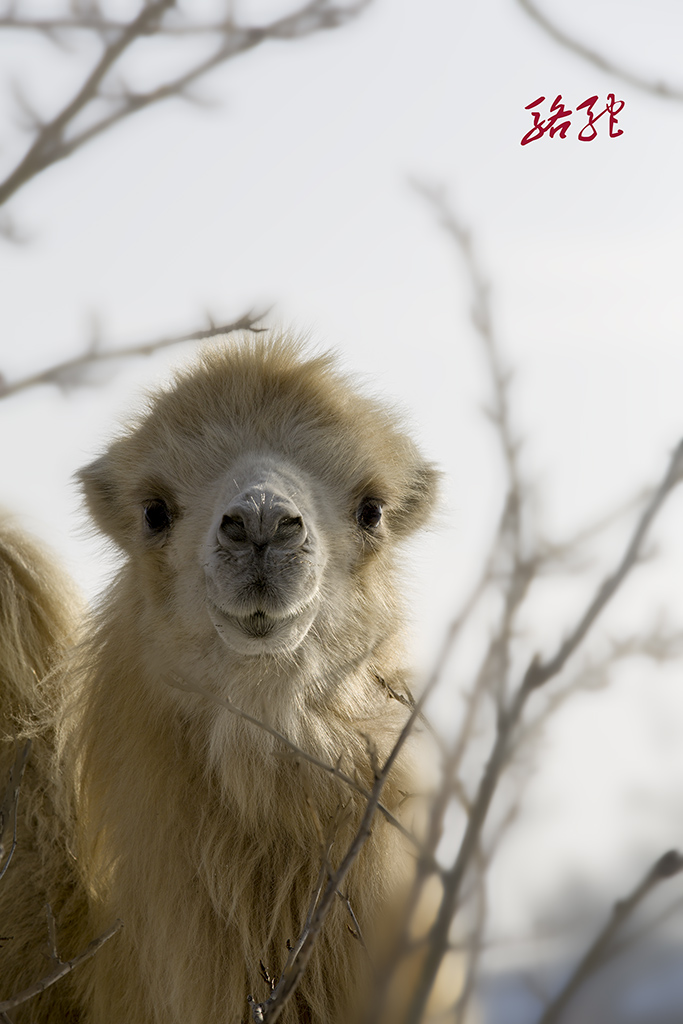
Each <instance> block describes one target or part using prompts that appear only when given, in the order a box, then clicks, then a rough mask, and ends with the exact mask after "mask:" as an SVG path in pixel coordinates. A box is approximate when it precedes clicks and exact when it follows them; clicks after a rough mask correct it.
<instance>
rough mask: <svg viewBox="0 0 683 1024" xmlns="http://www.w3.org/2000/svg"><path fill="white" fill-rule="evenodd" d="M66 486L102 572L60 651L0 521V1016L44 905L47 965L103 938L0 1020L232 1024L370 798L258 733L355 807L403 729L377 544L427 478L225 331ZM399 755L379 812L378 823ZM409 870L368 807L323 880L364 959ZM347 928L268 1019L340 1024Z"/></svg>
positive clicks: (309, 382)
mask: <svg viewBox="0 0 683 1024" xmlns="http://www.w3.org/2000/svg"><path fill="white" fill-rule="evenodd" d="M80 479H81V481H82V484H83V488H84V491H85V496H86V500H87V504H88V507H89V509H90V512H91V513H92V516H93V518H94V520H95V522H96V524H97V526H98V527H99V528H100V529H101V530H102V531H103V532H104V533H105V534H107V535H108V536H109V538H111V540H113V541H114V543H115V544H116V545H117V546H118V548H119V549H120V551H121V552H122V554H123V561H122V565H121V568H120V570H119V572H118V575H117V577H116V579H115V581H114V582H113V583H112V585H111V586H110V588H109V590H108V592H107V594H106V596H105V598H104V600H103V601H102V604H101V607H100V608H99V611H98V612H97V613H96V615H95V616H94V617H93V620H92V621H88V622H86V625H85V626H79V627H78V633H79V634H80V635H79V636H78V637H76V635H75V634H76V626H75V624H74V623H75V622H76V619H77V618H78V616H77V615H76V613H73V615H72V614H71V612H70V610H69V609H70V607H71V606H72V602H71V598H69V600H68V601H67V599H66V597H65V596H64V595H66V593H67V592H68V587H67V586H66V585H65V584H63V583H62V582H61V581H60V579H59V577H58V576H57V574H56V573H55V570H54V569H53V568H52V567H51V566H50V565H49V564H48V563H47V562H45V561H44V559H43V557H42V556H41V555H39V554H38V553H36V552H34V551H33V549H32V547H31V545H29V544H27V542H25V541H24V540H23V539H22V538H21V537H18V536H16V535H13V534H11V532H8V531H7V530H6V529H5V530H3V536H4V542H3V543H4V546H3V547H2V548H0V600H1V601H2V615H1V616H0V630H1V632H0V650H2V652H3V653H2V655H0V725H1V726H2V731H3V734H4V737H5V739H6V740H7V743H6V749H7V763H8V764H9V763H11V760H12V758H13V756H14V744H13V743H12V742H11V737H12V736H13V735H15V734H18V733H19V732H23V733H24V734H26V733H33V750H32V753H31V756H30V760H29V767H28V768H27V772H26V777H25V780H24V785H23V787H22V792H21V798H20V812H21V813H20V816H19V822H18V845H17V849H16V852H15V855H14V858H13V860H12V862H11V864H10V867H9V869H8V871H7V873H6V875H5V877H4V879H2V881H1V882H0V928H2V930H3V934H4V935H6V936H7V937H8V938H7V941H6V942H5V943H4V944H3V947H2V949H0V1000H2V999H3V998H7V997H8V996H9V995H11V994H12V993H14V992H17V991H19V990H21V989H22V988H24V987H27V986H28V985H29V984H30V983H31V982H33V981H35V980H36V979H37V978H39V977H42V976H43V975H45V974H46V973H48V972H49V969H50V965H49V963H47V964H46V961H45V959H44V956H43V951H44V949H45V942H46V936H47V928H46V919H45V906H46V903H47V902H48V901H49V902H50V906H51V908H52V912H53V914H54V919H55V922H56V935H57V946H58V948H59V954H60V956H61V958H62V959H63V960H67V959H68V958H69V957H73V956H74V955H75V954H76V953H77V952H79V951H80V950H82V949H83V948H84V947H85V946H86V945H87V943H88V942H89V941H90V940H91V939H92V938H93V937H95V936H97V935H100V934H102V933H103V932H104V931H105V930H106V929H107V928H109V927H110V926H111V924H112V923H113V921H114V920H115V919H116V918H120V919H121V920H122V922H123V928H122V930H120V931H119V932H118V933H117V934H116V935H115V936H114V937H113V938H112V939H110V941H109V942H108V943H107V944H106V945H104V946H102V948H101V949H99V950H98V952H97V953H96V955H95V956H93V957H92V958H91V959H89V960H88V961H87V962H85V963H83V964H82V965H80V966H79V967H78V968H77V969H75V970H74V971H73V972H72V973H71V974H69V976H68V977H67V978H65V979H63V980H62V981H60V982H59V983H57V984H56V985H54V986H52V987H51V988H50V989H48V990H46V991H45V992H44V993H43V994H42V995H40V996H39V997H37V998H36V999H34V1000H32V1001H31V1002H30V1003H28V1004H26V1005H25V1006H24V1007H23V1009H18V1010H16V1011H14V1012H13V1014H12V1017H13V1020H14V1021H15V1022H16V1024H20V1022H22V1021H29V1020H30V1021H35V1022H37V1024H48V1022H50V1024H57V1022H60V1024H65V1022H67V1024H68V1022H70V1021H73V1022H75V1021H80V1022H88V1024H124V1022H125V1024H239V1022H240V1021H247V1020H250V1019H251V1011H250V1008H249V1005H248V1003H247V997H248V995H252V996H253V997H254V998H255V999H257V1000H263V999H265V998H266V996H267V994H268V988H267V985H266V982H265V981H264V978H263V976H262V972H261V968H260V966H259V965H260V964H261V963H262V964H263V965H264V966H265V968H266V970H267V972H268V973H269V974H270V976H271V977H274V978H277V976H278V974H279V972H280V971H281V970H282V968H283V965H284V962H285V960H286V958H287V955H288V942H293V941H294V940H295V939H296V938H297V936H298V935H299V934H300V932H301V930H302V927H303V924H304V921H305V918H306V914H307V909H308V907H309V903H310V900H311V896H312V893H313V892H314V891H315V889H316V882H317V879H318V878H319V875H320V872H321V866H322V865H323V863H324V857H325V856H327V861H328V867H332V868H333V867H334V866H335V865H336V864H337V863H338V862H339V861H340V860H341V858H342V856H343V855H344V853H345V851H346V849H347V847H348V845H349V842H350V840H351V839H352V838H353V836H354V834H355V832H356V830H357V828H358V824H359V821H360V818H361V816H362V814H363V811H364V809H365V806H366V800H365V798H364V797H363V796H362V795H359V793H358V792H357V791H355V790H354V789H353V788H351V787H350V786H349V785H348V784H347V783H345V782H344V781H343V780H340V779H339V778H337V777H334V776H333V775H332V774H330V773H329V772H325V771H324V770H323V769H322V768H321V767H320V766H319V765H317V764H314V763H312V762H310V761H306V760H305V759H304V758H302V757H300V756H299V757H297V756H296V754H293V753H292V750H291V747H286V746H285V745H284V743H283V742H282V740H280V739H278V737H277V735H275V734H278V733H279V734H281V735H283V736H285V737H286V738H287V740H288V741H289V742H290V743H291V744H294V745H296V746H297V747H298V748H300V749H301V750H302V751H305V752H306V753H307V754H309V755H312V756H313V758H316V759H318V760H319V761H321V762H324V763H325V764H326V765H332V766H336V767H338V768H339V769H340V770H341V771H342V772H345V773H346V774H347V775H348V776H351V777H352V778H354V779H355V780H356V781H357V783H358V784H359V785H360V787H362V788H365V789H366V790H367V789H370V788H371V787H372V784H373V781H374V770H375V767H374V766H375V765H376V764H377V763H381V762H382V760H383V759H384V758H385V757H386V756H387V754H388V753H389V751H390V750H391V748H392V746H393V744H394V742H395V740H396V738H397V736H398V734H399V733H400V731H401V729H402V727H403V725H404V723H405V721H406V718H407V714H408V712H407V711H406V709H405V707H404V706H403V705H402V704H401V703H400V702H399V701H397V700H394V699H392V697H391V695H390V691H389V688H388V687H387V686H385V685H383V681H384V682H386V683H388V684H390V687H391V688H392V689H393V690H396V691H400V690H401V689H402V687H403V686H404V679H405V671H404V667H403V652H402V643H401V633H402V608H401V599H400V582H399V579H398V575H397V552H398V550H399V547H400V542H401V541H403V540H404V538H406V537H407V536H408V535H410V534H411V533H413V532H414V531H415V530H416V529H417V528H419V527H421V526H423V525H424V524H425V522H426V520H427V519H428V517H429V514H430V511H431V508H432V506H433V504H434V500H435V488H436V473H435V471H434V469H433V468H432V467H431V466H430V465H429V464H428V463H427V462H426V461H425V460H424V459H423V457H422V456H421V455H420V453H419V452H418V450H417V448H416V447H415V445H414V444H413V442H412V441H411V440H410V439H409V438H408V437H407V436H406V434H405V433H404V431H403V429H402V427H401V425H400V422H399V421H398V419H397V417H396V416H395V414H394V413H393V412H391V411H389V410H388V409H387V408H386V407H384V406H383V405H381V404H379V403H378V402H377V401H375V400H373V399H371V398H369V397H366V396H365V395H363V394H362V393H361V392H360V391H359V390H358V389H357V388H356V387H355V386H353V385H352V384H351V383H350V382H349V381H348V380H347V379H346V378H345V377H344V376H343V375H342V374H341V373H340V372H339V371H338V370H337V369H336V368H335V365H334V361H333V359H332V358H331V357H330V356H315V357H309V356H306V354H305V353H304V352H303V351H302V348H301V346H300V345H299V344H298V343H297V342H296V341H293V340H292V339H289V338H287V337H281V336H271V337H270V338H267V339H265V340H263V339H253V338H251V337H249V336H247V337H242V338H240V339H238V340H237V341H233V342H230V343H226V344H223V345H221V346H216V347H213V348H209V349H208V350H206V351H205V352H204V353H203V354H202V355H201V356H200V358H199V359H198V361H197V362H196V364H195V365H193V366H192V367H191V368H190V369H189V370H188V371H184V372H181V373H179V374H178V375H177V376H176V378H175V380H174V382H173V384H172V385H170V386H168V387H167V388H165V389H164V390H161V391H160V392H159V393H158V394H156V395H154V396H153V397H152V398H151V399H150V400H149V403H148V405H147V408H146V409H145V410H144V411H143V412H142V413H141V414H140V415H139V417H138V418H137V420H136V422H135V423H133V424H132V425H131V426H129V427H128V428H127V429H126V430H125V431H123V432H122V433H121V435H120V436H119V437H118V438H117V439H116V440H114V442H113V443H112V444H111V446H110V447H109V449H108V450H107V451H106V452H105V454H104V455H103V456H102V457H101V458H98V459H97V460H96V461H95V462H93V463H92V464H91V465H89V466H87V467H86V468H85V469H84V470H83V471H82V472H81V474H80ZM74 607H75V603H74ZM221 700H222V701H223V704H221V703H220V701H221ZM226 701H227V702H229V703H230V705H232V709H231V708H230V707H226V706H225V702H226ZM235 706H236V707H237V708H238V709H240V711H241V712H243V713H244V714H239V713H237V714H236V713H234V707H235ZM245 714H246V715H249V716H252V717H253V718H255V719H258V720H259V722H261V723H264V724H265V725H266V726H268V727H269V729H270V730H271V731H267V730H266V729H263V728H260V727H259V726H258V725H255V724H254V723H253V722H250V721H248V720H247V718H246V717H245ZM411 757H412V755H411V754H410V752H409V751H408V747H406V752H405V753H404V754H402V756H400V757H399V758H398V759H397V761H396V763H395V766H394V768H393V770H392V772H391V774H390V776H389V779H388V782H387V783H386V785H385V787H384V790H383V793H382V802H383V805H384V807H385V808H386V809H387V810H388V811H389V812H390V813H392V814H394V815H397V816H398V815H399V814H400V806H399V805H400V804H401V802H402V800H403V798H404V796H405V794H406V792H409V791H410V790H411V786H414V780H413V769H412V767H411ZM325 850H327V853H326V854H325V853H324V851H325ZM409 863H410V855H409V854H407V852H406V840H405V838H404V837H403V836H402V835H401V833H400V832H399V831H398V830H397V829H396V827H395V825H393V824H392V823H391V822H390V821H388V820H387V818H386V816H382V814H380V813H378V814H376V815H375V819H374V823H373V829H372V834H371V836H370V838H369V839H368V841H367V843H366V844H365V846H364V848H363V850H362V852H361V854H360V856H359V857H358V858H357V860H356V861H355V863H354V865H353V867H352V869H351V871H350V873H349V875H348V876H347V878H346V880H345V883H344V896H345V897H348V901H349V903H350V905H351V907H352V908H353V911H354V913H355V915H356V918H357V919H358V921H359V923H360V927H361V929H362V931H363V934H364V939H365V942H366V945H367V946H368V947H372V946H373V944H375V945H378V944H381V936H380V932H381V931H382V925H383V924H384V925H386V922H387V921H388V920H389V919H390V917H391V911H392V907H393V906H394V904H395V902H396V898H397V893H398V892H399V891H400V889H401V886H402V885H403V883H404V880H405V877H406V871H407V868H406V865H407V864H409ZM350 922H351V918H350V916H349V909H348V905H347V903H346V900H342V899H338V900H337V901H336V903H335V904H334V905H333V906H332V909H331V911H330V913H329V915H328V917H327V919H326V921H325V924H324V927H323V929H322V932H321V934H320V935H319V936H318V940H317V942H316V944H315V946H314V949H313V953H312V956H311V959H310V961H309V963H308V966H307V968H306V971H305V973H304V975H303V978H302V980H301V983H300V985H299V987H298V990H297V991H296V994H295V996H294V998H293V999H292V1000H291V1001H290V1002H289V1003H288V1005H287V1007H286V1009H285V1012H284V1013H283V1015H282V1016H281V1017H280V1020H281V1021H284V1022H285V1024H295V1022H298V1024H349V1022H353V1021H355V1020H356V1019H357V1016H358V1011H357V1005H358V1003H357V1001H358V999H359V998H360V994H361V993H362V988H363V978H364V977H365V975H366V974H367V967H366V963H367V960H368V954H367V951H366V949H364V948H363V946H362V944H361V943H360V942H359V941H358V939H357V938H356V937H354V935H353V934H352V930H351V929H350V928H349V924H350ZM9 936H11V938H9ZM22 1014H23V1015H22Z"/></svg>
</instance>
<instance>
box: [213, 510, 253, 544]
mask: <svg viewBox="0 0 683 1024" xmlns="http://www.w3.org/2000/svg"><path fill="white" fill-rule="evenodd" d="M221 534H222V535H223V537H224V538H227V539H228V540H232V541H237V542H242V543H244V541H245V540H246V539H247V530H246V527H245V525H244V520H243V519H242V517H241V516H228V515H225V516H223V518H222V519H221V525H220V527H219V530H218V539H219V540H220V539H221Z"/></svg>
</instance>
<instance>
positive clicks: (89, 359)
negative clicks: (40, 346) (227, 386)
mask: <svg viewBox="0 0 683 1024" xmlns="http://www.w3.org/2000/svg"><path fill="white" fill-rule="evenodd" d="M266 314H267V310H266V311H264V312H262V313H245V314H244V316H241V317H239V319H238V320H234V321H232V322H231V323H227V324H219V325H211V326H210V327H206V328H203V329H201V330H197V331H190V332H189V333H188V334H179V335H176V336H174V337H165V338H156V339H154V340H152V341H143V342H138V343H136V344H135V345H122V346H121V347H120V348H114V349H104V350H102V349H98V348H96V347H93V346H90V347H89V348H88V349H87V351H85V352H84V353H83V354H82V355H80V356H74V357H73V359H65V360H64V361H63V362H61V363H56V364H55V365H54V366H49V367H48V368H47V369H46V370H41V371H40V372H38V373H33V374H31V375H30V376H28V377H22V378H21V379H20V380H16V381H11V382H6V381H3V380H2V379H1V378H0V399H2V398H7V397H9V395H14V394H16V393H17V392H18V391H26V390H28V389H29V388H33V387H36V386H37V385H39V384H57V385H59V386H61V387H64V386H65V384H68V385H69V386H73V385H74V384H77V383H80V382H81V379H82V375H83V371H85V370H87V369H88V368H89V367H90V366H93V365H94V364H96V363H107V362H114V361H118V360H120V359H130V358H133V357H136V356H149V355H151V354H152V353H153V352H158V351H160V350H161V349H164V348H169V347H170V346H171V345H180V344H181V343H182V342H184V341H206V340H207V339H209V338H215V337H218V336H220V335H222V334H230V333H232V332H233V331H242V330H248V331H254V332H258V331H260V330H262V328H260V327H257V326H256V324H258V322H259V321H260V320H262V319H263V317H264V316H266Z"/></svg>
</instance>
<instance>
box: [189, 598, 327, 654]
mask: <svg viewBox="0 0 683 1024" xmlns="http://www.w3.org/2000/svg"><path fill="white" fill-rule="evenodd" d="M208 610H209V616H210V618H211V622H212V623H213V626H214V629H215V630H216V632H217V633H218V635H219V636H220V637H221V639H222V640H223V641H224V642H225V643H227V644H228V646H229V647H233V646H234V647H236V649H241V650H242V651H243V652H244V653H250V652H252V653H255V652H256V651H257V650H262V651H264V652H267V651H269V650H273V651H275V650H280V649H282V650H288V649H293V648H295V647H297V646H298V645H299V643H300V642H301V640H303V638H304V636H305V635H306V633H307V632H308V630H309V628H310V626H311V623H312V621H313V619H314V617H315V604H314V603H312V604H311V605H309V606H307V607H306V608H305V609H297V611H295V612H292V613H291V614H289V615H283V616H275V615H272V614H269V613H268V612H264V611H262V610H261V609H257V610H256V611H255V612H250V613H249V614H247V615H235V614H233V613H231V612H226V611H224V610H223V609H222V608H220V607H219V606H218V605H217V604H215V603H214V602H213V601H209V602H208Z"/></svg>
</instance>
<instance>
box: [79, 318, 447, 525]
mask: <svg viewBox="0 0 683 1024" xmlns="http://www.w3.org/2000/svg"><path fill="white" fill-rule="evenodd" d="M253 452H259V453H261V452H262V453H264V454H272V455H277V456H281V457H283V458H284V459H288V460H290V461H291V462H292V463H294V464H296V465H297V466H299V467H300V468H301V469H302V470H303V471H304V472H306V473H308V474H309V476H310V477H311V478H314V479H320V480H324V481H325V482H326V484H327V485H328V488H329V489H331V491H332V492H336V493H339V494H341V493H344V494H348V495H354V496H355V497H361V496H362V495H363V494H370V495H372V496H373V497H377V498H379V499H381V500H382V501H383V502H386V504H387V507H388V508H389V509H390V510H391V517H392V518H391V521H392V524H393V530H394V532H395V533H396V534H400V533H406V532H410V531H411V530H412V529H413V528H415V527H416V526H418V525H422V524H423V523H424V514H425V513H427V512H428V507H429V505H430V504H431V502H432V500H433V497H434V491H435V485H436V478H437V474H436V472H435V470H434V469H433V467H432V466H431V465H429V464H428V463H427V462H425V460H424V459H423V458H422V456H421V455H420V453H419V452H418V450H417V448H416V446H415V445H414V443H413V442H412V440H411V439H410V438H409V437H408V435H407V434H406V433H405V431H404V429H403V428H402V425H401V422H400V417H398V416H397V414H396V413H395V412H394V411H393V410H391V409H390V408H389V407H388V406H387V405H385V404H383V403H382V402H379V401H377V400H375V399H373V398H371V397H369V396H367V395H365V394H364V393H363V392H362V390H361V389H360V388H359V387H358V386H357V384H355V383H354V382H353V381H352V380H351V379H350V378H348V377H347V376H345V375H344V374H343V373H342V372H341V371H340V370H339V369H338V368H337V366H336V362H335V358H334V356H333V355H331V354H329V353H326V354H323V355H308V354H307V353H306V350H305V346H304V344H303V343H302V342H301V341H300V340H298V339H296V338H292V337H290V336H288V335H285V334H276V333H272V334H269V335H268V336H266V337H264V336H262V335H256V336H254V335H252V334H242V335H238V336H236V337H233V338H231V339H229V340H228V341H226V342H223V343H220V344H213V345H211V346H209V347H207V348H205V349H204V350H203V351H202V352H201V353H200V354H199V356H198V357H197V359H196V360H195V362H194V363H193V364H192V365H190V367H189V368H188V369H182V370H180V371H178V372H177V373H176V374H175V377H174V379H173V381H172V382H171V384H170V385H169V386H167V387H166V388H165V389H162V390H160V391H159V392H157V393H156V394H155V395H153V396H151V398H150V399H149V401H148V403H147V406H146V408H145V409H144V410H143V411H142V413H141V414H140V415H139V416H138V417H137V418H136V420H135V421H134V422H133V423H132V425H131V426H130V427H128V428H127V430H126V431H125V433H124V434H123V436H121V437H120V438H119V439H118V440H116V441H115V442H114V443H113V444H112V445H111V446H110V448H109V451H108V452H107V453H106V454H105V455H104V456H103V457H102V458H101V459H98V460H97V461H96V462H95V463H93V464H92V465H91V466H89V467H86V469H84V470H83V471H82V473H81V480H82V482H83V483H84V486H85V491H86V496H87V498H88V502H89V505H90V508H91V511H92V512H93V513H94V515H95V518H96V519H97V520H98V521H99V522H100V525H101V526H103V528H104V529H106V530H107V532H109V533H112V534H114V533H115V532H116V531H115V530H112V529H111V528H108V527H107V525H106V524H105V523H104V522H103V519H105V520H106V519H107V516H106V515H103V504H106V505H107V506H108V507H109V509H110V511H112V512H113V511H114V507H115V506H119V505H121V504H122V502H123V503H126V502H135V501H137V502H139V501H143V500H145V497H148V498H149V497H153V496H154V495H153V492H154V490H155V489H156V490H157V491H158V492H159V493H161V494H163V493H164V492H165V491H166V490H168V491H172V492H174V495H175V497H176V498H177V500H178V501H179V502H180V503H181V504H182V502H183V501H184V500H187V499H188V498H189V496H191V495H192V493H193V492H196V491H197V489H199V488H201V487H202V485H204V484H205V483H206V482H208V481H210V480H215V479H218V478H220V476H221V475H222V474H224V473H225V472H226V471H227V470H228V469H229V468H230V467H231V466H232V465H234V463H235V461H236V460H237V459H239V458H240V457H241V456H243V455H244V454H245V453H253ZM418 507H419V509H420V510H421V512H422V516H416V515H415V513H417V512H418ZM413 520H414V522H413Z"/></svg>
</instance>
